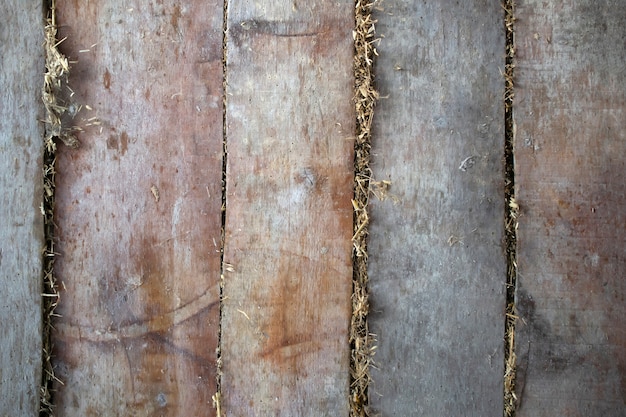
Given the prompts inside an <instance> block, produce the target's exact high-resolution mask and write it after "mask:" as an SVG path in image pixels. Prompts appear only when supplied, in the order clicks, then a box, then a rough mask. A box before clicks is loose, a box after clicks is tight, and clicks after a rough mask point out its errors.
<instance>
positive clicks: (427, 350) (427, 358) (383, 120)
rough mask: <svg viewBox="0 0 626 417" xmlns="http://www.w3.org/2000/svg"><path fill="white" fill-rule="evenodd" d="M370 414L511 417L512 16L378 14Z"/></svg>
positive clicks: (429, 10)
mask: <svg viewBox="0 0 626 417" xmlns="http://www.w3.org/2000/svg"><path fill="white" fill-rule="evenodd" d="M375 17H376V19H377V20H378V23H377V25H376V31H377V36H381V37H383V38H382V40H381V42H380V45H379V46H378V47H377V49H378V53H379V57H378V58H377V60H376V64H375V74H376V81H377V85H378V90H379V93H380V95H381V96H382V97H383V98H382V99H381V100H380V101H379V103H378V105H377V107H376V110H375V114H374V127H373V129H374V130H373V133H372V134H373V139H372V141H373V144H372V168H373V176H374V179H376V180H390V181H391V188H390V190H389V193H390V195H388V197H387V198H386V199H385V200H384V201H374V199H372V201H371V202H370V208H371V217H370V221H371V223H370V237H369V245H368V252H369V279H370V285H371V310H370V311H371V313H370V330H371V331H372V332H373V333H375V334H376V335H377V338H378V349H377V353H376V356H375V358H374V359H375V361H376V364H377V366H376V367H375V368H374V369H373V370H372V378H373V383H372V385H371V387H370V391H369V396H370V403H371V405H372V407H373V408H374V410H375V411H377V412H379V413H381V414H382V415H389V416H444V415H446V416H453V415H473V416H497V415H501V414H502V410H503V394H502V393H503V372H504V370H503V343H502V339H503V334H504V304H505V294H504V289H505V279H506V271H505V258H504V254H503V249H502V245H501V242H502V238H503V216H504V207H503V199H504V189H503V168H502V157H503V147H504V132H503V124H504V110H503V104H502V93H503V90H504V81H503V79H502V76H501V75H500V71H499V70H500V69H501V68H503V65H504V41H505V39H504V32H503V12H502V9H501V7H500V4H499V3H498V2H492V1H475V2H456V1H444V2H415V1H408V0H405V1H401V0H387V1H385V2H384V3H383V4H382V9H381V10H378V12H377V13H376V14H375Z"/></svg>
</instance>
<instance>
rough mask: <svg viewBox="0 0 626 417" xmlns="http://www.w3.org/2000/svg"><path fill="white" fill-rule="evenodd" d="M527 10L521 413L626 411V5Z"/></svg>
mask: <svg viewBox="0 0 626 417" xmlns="http://www.w3.org/2000/svg"><path fill="white" fill-rule="evenodd" d="M518 3H519V4H518V7H517V11H516V17H517V23H516V26H515V37H516V44H517V60H516V61H517V62H516V69H515V71H516V85H515V105H514V114H515V123H516V138H515V170H516V195H517V198H518V201H519V203H520V207H521V217H520V220H519V231H518V249H517V254H518V267H519V276H518V289H517V299H516V302H517V309H518V313H519V316H520V319H521V320H520V321H519V322H518V326H517V356H518V372H517V375H518V383H517V391H518V393H517V396H518V398H519V400H520V404H519V409H518V412H517V415H518V416H520V417H523V416H557V415H559V416H585V417H595V416H603V417H604V416H615V417H617V416H623V415H626V325H625V324H624V316H625V315H626V307H625V304H624V296H625V295H626V281H624V276H625V274H626V252H625V249H624V248H625V247H626V238H625V236H626V210H625V209H624V204H625V203H626V186H625V185H624V171H625V168H626V164H625V162H624V155H625V154H626V112H625V110H626V90H625V89H624V85H625V84H626V72H625V71H624V62H625V61H626V43H624V38H625V37H626V28H625V26H624V22H626V8H624V3H623V2H621V1H608V0H603V1H585V0H577V1H573V0H570V1H564V2H557V3H554V4H549V5H548V4H546V2H540V1H530V0H525V1H520V2H518Z"/></svg>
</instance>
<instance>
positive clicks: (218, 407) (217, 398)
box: [212, 0, 228, 417]
mask: <svg viewBox="0 0 626 417" xmlns="http://www.w3.org/2000/svg"><path fill="white" fill-rule="evenodd" d="M222 25H223V26H222V207H221V222H222V226H221V239H220V295H219V297H220V313H219V315H220V317H219V328H218V337H217V349H216V352H215V354H216V367H217V369H216V374H215V385H216V392H215V394H214V395H213V397H212V400H213V407H214V408H215V413H216V416H217V417H221V415H222V404H221V398H222V317H223V307H224V303H223V300H224V246H225V241H226V165H227V160H228V150H227V143H226V139H227V137H226V133H227V132H226V104H227V103H226V83H227V78H226V76H227V53H226V52H227V51H226V44H227V41H228V0H224V7H223V12H222Z"/></svg>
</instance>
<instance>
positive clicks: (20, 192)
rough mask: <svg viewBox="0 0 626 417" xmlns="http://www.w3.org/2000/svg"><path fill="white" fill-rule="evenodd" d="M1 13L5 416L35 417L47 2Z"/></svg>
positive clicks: (13, 5) (0, 408)
mask: <svg viewBox="0 0 626 417" xmlns="http://www.w3.org/2000/svg"><path fill="white" fill-rule="evenodd" d="M0 12H1V13H2V20H3V22H2V25H0V55H1V56H2V71H0V90H1V91H2V100H0V114H2V119H0V212H2V215H1V216H0V284H1V286H2V290H1V291H0V294H1V296H2V297H1V298H2V301H1V302H0V333H1V334H2V348H1V349H0V415H2V416H5V415H6V416H18V415H19V416H35V415H38V413H39V387H40V385H41V369H42V368H41V348H42V346H41V342H42V340H41V314H42V313H41V285H42V284H41V280H42V257H41V250H42V248H43V246H44V240H43V218H42V215H41V213H40V209H39V207H40V206H41V204H42V203H43V189H42V184H43V182H42V171H41V170H42V153H43V142H42V140H43V139H42V138H43V129H42V128H43V125H42V124H41V120H43V113H42V109H43V105H42V104H41V87H42V85H43V71H44V57H43V49H42V47H41V42H42V37H43V23H42V16H43V12H42V2H41V1H33V0H29V1H21V0H20V1H18V0H10V1H6V2H3V4H2V6H1V7H0Z"/></svg>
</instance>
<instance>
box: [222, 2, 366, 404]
mask: <svg viewBox="0 0 626 417" xmlns="http://www.w3.org/2000/svg"><path fill="white" fill-rule="evenodd" d="M353 9H354V3H353V2H350V1H340V2H336V1H333V2H330V1H311V2H291V1H266V2H264V3H262V4H259V3H257V4H250V3H248V2H236V1H231V2H230V3H229V8H228V42H227V85H228V87H227V96H226V97H227V106H226V120H227V122H226V124H227V148H228V166H227V179H226V187H227V199H226V241H225V249H224V250H225V253H224V260H225V265H224V270H225V272H224V301H223V316H222V358H223V377H222V392H223V399H224V409H225V412H226V413H227V415H233V416H244V415H246V416H253V415H255V416H256V415H258V416H262V415H281V416H341V415H347V414H348V385H349V384H348V380H349V345H348V327H349V322H350V314H351V311H350V310H351V307H350V306H351V304H350V294H351V282H352V267H351V241H350V238H351V235H352V206H351V202H350V200H351V196H352V179H353V171H352V166H353V146H354V143H353V134H354V119H355V115H354V105H353V102H352V97H353V88H354V79H353V78H354V77H353V68H352V59H353V44H352V27H353V26H354V14H353V13H354V12H353Z"/></svg>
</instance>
